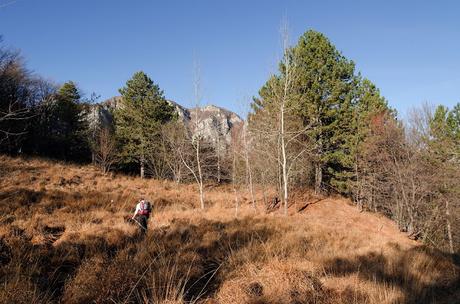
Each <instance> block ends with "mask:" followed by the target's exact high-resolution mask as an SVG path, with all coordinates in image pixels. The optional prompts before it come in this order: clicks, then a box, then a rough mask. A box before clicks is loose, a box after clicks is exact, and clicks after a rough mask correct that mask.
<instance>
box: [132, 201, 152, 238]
mask: <svg viewBox="0 0 460 304" xmlns="http://www.w3.org/2000/svg"><path fill="white" fill-rule="evenodd" d="M150 212H152V206H151V205H150V202H148V201H146V200H145V199H144V198H141V199H140V200H139V202H138V203H137V205H136V211H134V215H133V217H132V219H133V220H134V221H136V222H137V224H138V225H139V226H140V229H141V232H142V233H145V232H147V221H148V219H149V216H150Z"/></svg>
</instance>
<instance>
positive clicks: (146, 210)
mask: <svg viewBox="0 0 460 304" xmlns="http://www.w3.org/2000/svg"><path fill="white" fill-rule="evenodd" d="M151 211H152V206H150V202H145V201H144V202H141V205H140V209H139V212H138V214H140V215H146V216H149V215H150V212H151Z"/></svg>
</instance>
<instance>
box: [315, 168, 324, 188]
mask: <svg viewBox="0 0 460 304" xmlns="http://www.w3.org/2000/svg"><path fill="white" fill-rule="evenodd" d="M322 183H323V169H322V168H321V163H320V162H317V163H316V164H315V193H316V194H320V193H321V185H322Z"/></svg>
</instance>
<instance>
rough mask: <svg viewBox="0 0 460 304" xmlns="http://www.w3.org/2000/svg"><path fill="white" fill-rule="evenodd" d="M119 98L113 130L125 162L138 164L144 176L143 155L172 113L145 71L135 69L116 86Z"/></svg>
mask: <svg viewBox="0 0 460 304" xmlns="http://www.w3.org/2000/svg"><path fill="white" fill-rule="evenodd" d="M119 92H120V94H121V95H122V102H121V105H120V106H119V107H118V109H117V110H116V111H115V134H116V137H117V140H118V141H119V144H120V149H121V155H120V156H121V159H122V160H123V162H124V163H126V164H129V163H131V164H132V163H135V164H137V165H138V166H139V169H140V175H141V177H142V178H143V177H144V176H145V165H146V156H147V153H149V151H152V149H155V148H156V142H157V140H158V135H159V129H160V126H161V125H162V124H164V123H166V122H168V121H170V120H171V119H173V118H174V117H175V110H174V107H173V106H172V105H170V104H169V103H168V102H167V101H166V99H165V98H164V95H163V91H162V90H161V89H160V87H159V86H158V85H157V84H155V83H154V82H153V81H152V80H151V79H150V78H149V77H148V76H147V75H146V74H145V73H144V72H136V73H134V75H133V77H132V78H131V79H130V80H128V81H127V82H126V86H125V87H123V88H121V89H120V90H119Z"/></svg>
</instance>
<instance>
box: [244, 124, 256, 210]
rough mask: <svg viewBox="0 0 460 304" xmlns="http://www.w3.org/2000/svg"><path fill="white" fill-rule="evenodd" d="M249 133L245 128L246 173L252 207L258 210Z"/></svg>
mask: <svg viewBox="0 0 460 304" xmlns="http://www.w3.org/2000/svg"><path fill="white" fill-rule="evenodd" d="M246 133H247V128H246V126H244V127H243V144H244V159H245V162H246V173H247V177H248V187H249V193H250V194H251V201H252V207H254V209H256V200H255V197H254V185H253V183H252V168H251V162H250V161H249V144H248V139H247V137H246Z"/></svg>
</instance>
